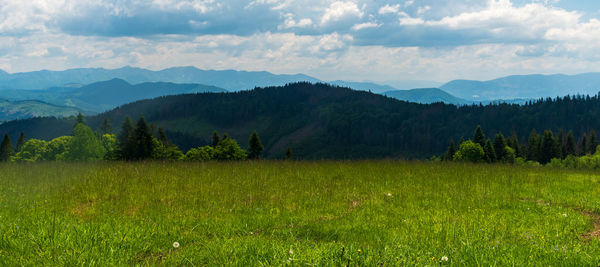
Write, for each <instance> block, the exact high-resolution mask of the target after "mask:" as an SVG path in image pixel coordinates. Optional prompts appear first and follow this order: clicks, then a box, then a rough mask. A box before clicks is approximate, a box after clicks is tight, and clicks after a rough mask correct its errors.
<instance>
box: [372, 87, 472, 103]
mask: <svg viewBox="0 0 600 267" xmlns="http://www.w3.org/2000/svg"><path fill="white" fill-rule="evenodd" d="M383 95H385V96H389V97H393V98H395V99H398V100H404V101H408V102H414V103H421V104H431V103H436V102H443V103H446V104H454V105H468V104H473V103H474V102H473V101H467V100H465V99H461V98H458V97H455V96H453V95H451V94H448V93H446V92H444V91H443V90H440V89H438V88H419V89H410V90H394V91H387V92H384V93H383Z"/></svg>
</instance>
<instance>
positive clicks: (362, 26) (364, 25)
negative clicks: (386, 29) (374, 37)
mask: <svg viewBox="0 0 600 267" xmlns="http://www.w3.org/2000/svg"><path fill="white" fill-rule="evenodd" d="M379 26H381V25H380V24H377V23H373V22H365V23H359V24H356V25H354V26H352V30H353V31H360V30H363V29H368V28H376V27H379Z"/></svg>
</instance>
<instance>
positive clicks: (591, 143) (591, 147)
mask: <svg viewBox="0 0 600 267" xmlns="http://www.w3.org/2000/svg"><path fill="white" fill-rule="evenodd" d="M597 146H598V139H597V138H596V131H594V130H592V131H591V132H590V137H589V138H588V149H587V152H588V154H594V153H596V147H597Z"/></svg>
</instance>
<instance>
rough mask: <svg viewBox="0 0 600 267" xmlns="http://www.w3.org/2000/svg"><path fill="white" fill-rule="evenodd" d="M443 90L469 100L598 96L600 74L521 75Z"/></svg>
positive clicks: (462, 83)
mask: <svg viewBox="0 0 600 267" xmlns="http://www.w3.org/2000/svg"><path fill="white" fill-rule="evenodd" d="M440 89H442V90H444V91H446V92H448V93H450V94H452V95H454V96H456V97H459V98H464V99H466V100H494V99H515V98H524V99H531V98H534V99H537V98H542V97H543V98H545V97H555V96H565V95H576V94H583V95H596V94H597V93H598V92H599V91H600V73H585V74H578V75H563V74H555V75H539V74H536V75H517V76H508V77H504V78H499V79H495V80H491V81H471V80H455V81H451V82H449V83H446V84H444V85H442V86H441V87H440Z"/></svg>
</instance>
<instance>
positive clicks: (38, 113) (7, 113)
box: [0, 99, 81, 122]
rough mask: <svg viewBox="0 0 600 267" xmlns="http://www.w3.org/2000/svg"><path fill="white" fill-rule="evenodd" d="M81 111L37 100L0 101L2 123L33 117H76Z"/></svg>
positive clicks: (0, 119)
mask: <svg viewBox="0 0 600 267" xmlns="http://www.w3.org/2000/svg"><path fill="white" fill-rule="evenodd" d="M80 111H81V110H79V109H76V108H73V107H64V106H57V105H52V104H48V103H44V102H42V101H37V100H25V101H9V100H6V99H0V121H1V122H4V121H11V120H19V119H27V118H32V117H48V116H54V117H66V116H73V115H76V114H77V113H78V112H80Z"/></svg>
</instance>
